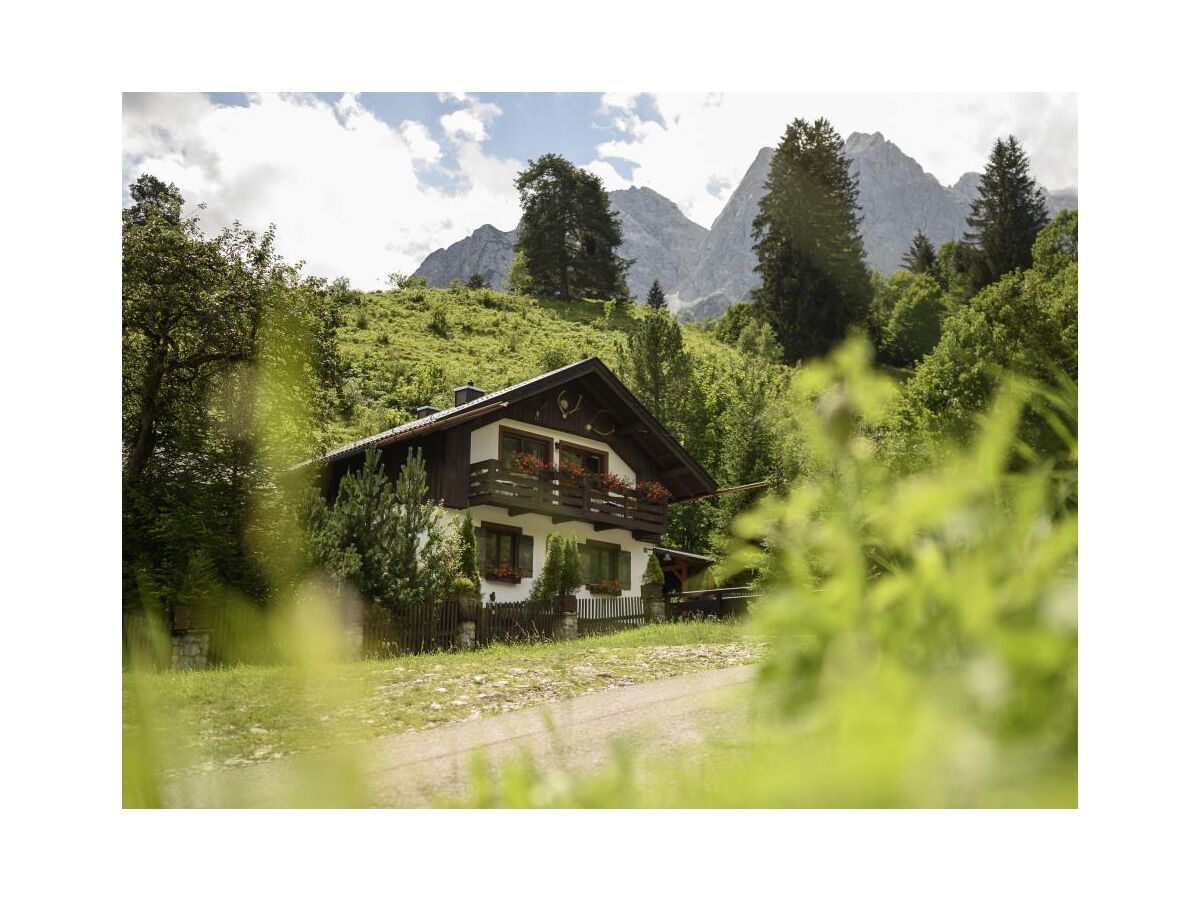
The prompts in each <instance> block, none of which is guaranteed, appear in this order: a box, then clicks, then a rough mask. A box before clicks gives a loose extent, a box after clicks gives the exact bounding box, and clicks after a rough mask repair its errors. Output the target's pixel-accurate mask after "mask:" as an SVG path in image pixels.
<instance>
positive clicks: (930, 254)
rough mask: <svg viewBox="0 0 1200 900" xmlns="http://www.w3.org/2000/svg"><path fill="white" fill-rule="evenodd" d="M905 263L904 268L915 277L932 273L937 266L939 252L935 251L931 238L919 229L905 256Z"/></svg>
mask: <svg viewBox="0 0 1200 900" xmlns="http://www.w3.org/2000/svg"><path fill="white" fill-rule="evenodd" d="M903 262H904V268H906V269H908V271H910V272H912V273H913V274H914V275H924V274H926V273H930V272H932V271H933V270H934V268H935V267H936V266H937V251H936V250H934V249H933V243H932V242H931V241H930V240H929V238H927V237H925V232H923V231H921V230H920V229H917V233H916V235H915V236H914V237H913V240H912V244H911V245H910V246H909V248H908V252H906V253H905V254H904V257H903Z"/></svg>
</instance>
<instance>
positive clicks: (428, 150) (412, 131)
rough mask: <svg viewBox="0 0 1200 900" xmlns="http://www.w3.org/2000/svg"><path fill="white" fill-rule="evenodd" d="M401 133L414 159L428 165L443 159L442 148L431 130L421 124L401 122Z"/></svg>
mask: <svg viewBox="0 0 1200 900" xmlns="http://www.w3.org/2000/svg"><path fill="white" fill-rule="evenodd" d="M399 131H400V136H401V137H403V138H404V143H406V144H408V149H409V151H410V152H411V153H412V155H413V159H416V160H419V161H421V162H427V163H431V162H435V161H437V160H438V159H441V156H442V148H441V146H440V145H439V144H438V142H437V141H435V140H434V139H433V135H431V134H430V133H429V129H428V128H426V127H425V126H424V125H422V124H421V123H420V122H409V121H405V122H401V123H400V128H399Z"/></svg>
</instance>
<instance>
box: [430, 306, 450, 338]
mask: <svg viewBox="0 0 1200 900" xmlns="http://www.w3.org/2000/svg"><path fill="white" fill-rule="evenodd" d="M429 330H430V331H432V332H433V333H434V334H436V335H437V336H438V337H442V338H448V337H450V316H449V314H448V313H447V312H446V304H445V303H438V304H436V305H435V306H434V307H433V308H432V309H431V310H430V311H429Z"/></svg>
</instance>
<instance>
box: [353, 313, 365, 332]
mask: <svg viewBox="0 0 1200 900" xmlns="http://www.w3.org/2000/svg"><path fill="white" fill-rule="evenodd" d="M354 325H355V327H356V328H358V330H359V331H362V330H363V329H364V328H366V327H367V314H366V313H365V312H363V311H362V310H359V313H358V317H357V318H356V319H355V320H354Z"/></svg>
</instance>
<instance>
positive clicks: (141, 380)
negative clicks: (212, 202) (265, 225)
mask: <svg viewBox="0 0 1200 900" xmlns="http://www.w3.org/2000/svg"><path fill="white" fill-rule="evenodd" d="M130 195H131V197H132V199H133V205H132V206H131V207H129V208H128V209H125V210H123V211H122V228H121V240H122V251H121V252H122V335H121V336H122V463H123V479H122V487H123V503H122V515H123V541H122V549H123V557H124V559H123V561H124V599H125V602H126V603H127V604H132V605H137V604H138V601H137V595H138V592H139V588H138V584H139V583H141V584H143V585H148V584H153V585H155V587H154V590H156V591H158V592H161V593H163V594H165V595H167V596H170V595H172V594H173V593H174V592H176V591H177V590H178V589H179V588H180V586H181V579H182V578H183V577H184V575H185V572H186V569H187V564H188V559H189V557H190V556H191V555H192V554H193V553H194V552H197V551H200V552H203V553H204V554H205V556H206V557H207V559H209V560H210V561H211V563H212V565H213V566H214V567H215V570H216V572H217V573H219V575H220V578H221V580H222V581H223V582H225V583H226V584H229V585H234V586H237V587H238V588H240V589H242V590H245V591H249V592H250V593H252V594H256V595H261V594H262V591H263V590H264V585H263V583H262V580H261V577H260V573H258V572H257V571H256V570H255V568H254V566H253V565H251V564H250V561H249V560H248V558H247V556H246V554H245V553H243V547H242V534H243V531H244V529H245V526H246V523H247V516H248V515H249V508H250V501H251V497H252V496H253V492H254V491H255V490H256V489H257V487H258V486H260V485H261V484H262V483H263V482H264V481H265V480H267V479H269V478H270V477H271V464H270V460H271V459H272V457H275V456H277V455H278V454H279V452H280V451H281V450H282V449H283V448H287V449H288V450H289V452H291V453H293V454H300V453H311V452H314V451H316V450H317V449H319V448H321V447H323V446H326V445H327V444H328V442H329V440H330V433H331V430H332V428H331V426H332V425H333V422H334V419H335V417H336V416H337V415H338V413H339V412H344V411H346V410H347V409H348V406H349V401H348V398H347V397H346V395H345V393H344V375H345V369H344V363H343V361H342V360H341V359H340V358H339V355H338V353H337V347H336V335H337V331H336V329H337V328H338V327H339V326H340V325H341V324H342V316H341V314H340V312H339V309H340V307H342V306H344V305H346V304H347V303H348V302H353V300H354V298H355V295H354V294H353V292H351V291H349V290H348V288H347V287H346V285H345V284H344V283H343V282H334V283H333V284H332V285H331V284H329V283H328V282H326V281H325V280H323V279H315V278H304V277H302V276H301V274H300V271H299V268H298V267H296V266H291V265H288V264H286V263H285V262H284V261H283V260H282V259H281V258H280V257H279V255H278V254H277V253H276V251H275V244H274V232H273V231H272V230H268V231H267V232H265V233H264V234H262V235H258V234H255V233H254V232H251V231H247V230H245V229H243V228H241V227H240V226H237V225H235V226H233V227H230V228H227V229H225V230H223V231H222V232H220V233H219V234H218V235H217V236H216V237H215V238H209V237H206V236H205V235H204V234H203V232H202V231H201V229H200V226H199V224H198V221H197V220H196V219H195V218H194V217H191V218H189V217H186V216H185V215H184V209H183V207H184V204H183V200H182V197H181V195H180V193H179V191H178V190H177V189H176V188H175V186H174V185H167V184H164V183H163V182H161V181H159V180H158V179H155V178H154V177H152V176H149V175H143V176H141V177H140V178H139V179H138V180H137V182H135V184H134V185H132V186H131V189H130ZM285 371H286V372H287V373H288V377H287V378H286V379H282V378H281V377H280V376H281V375H282V374H283V373H284V372H285ZM285 381H286V383H287V385H288V389H287V393H286V394H285V393H280V392H275V391H273V390H271V389H270V386H272V385H282V384H284V383H285ZM268 420H269V421H271V422H272V423H273V427H272V428H270V429H267V430H265V431H262V432H260V433H256V432H255V430H254V428H253V425H254V423H255V422H257V421H268ZM142 576H145V578H143V577H142ZM147 578H148V579H149V580H148V581H147V580H145V579H147Z"/></svg>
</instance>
